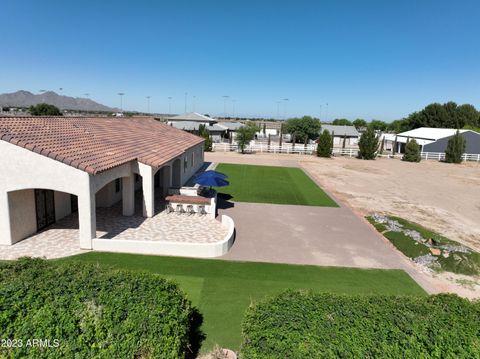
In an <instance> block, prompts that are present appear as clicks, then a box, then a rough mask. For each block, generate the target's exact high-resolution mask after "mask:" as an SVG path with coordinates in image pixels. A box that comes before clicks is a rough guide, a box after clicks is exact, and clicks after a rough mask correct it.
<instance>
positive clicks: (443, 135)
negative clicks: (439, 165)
mask: <svg viewBox="0 0 480 359" xmlns="http://www.w3.org/2000/svg"><path fill="white" fill-rule="evenodd" d="M456 132H457V130H456V129H454V128H431V127H420V128H416V129H413V130H410V131H405V132H401V133H398V134H396V135H390V136H389V137H388V138H387V137H386V138H385V142H386V143H387V142H389V143H391V146H392V147H393V146H396V148H395V150H396V152H397V153H404V152H405V146H406V143H407V142H408V141H409V140H412V139H415V141H416V142H417V143H418V144H419V145H420V147H421V150H422V152H437V153H443V152H445V150H446V148H447V144H448V140H449V139H450V138H451V137H452V136H453V135H455V133H456ZM459 132H460V135H461V136H462V137H464V138H465V140H466V148H465V153H469V154H479V153H480V133H478V132H475V131H472V130H466V129H460V130H459Z"/></svg>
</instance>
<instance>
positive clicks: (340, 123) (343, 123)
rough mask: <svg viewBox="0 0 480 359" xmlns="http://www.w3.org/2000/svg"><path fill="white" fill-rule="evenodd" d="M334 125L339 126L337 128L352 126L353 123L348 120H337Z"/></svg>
mask: <svg viewBox="0 0 480 359" xmlns="http://www.w3.org/2000/svg"><path fill="white" fill-rule="evenodd" d="M332 125H337V126H351V125H352V123H351V122H350V121H349V120H347V119H346V118H337V119H335V120H333V122H332Z"/></svg>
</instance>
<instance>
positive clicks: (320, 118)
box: [318, 105, 322, 121]
mask: <svg viewBox="0 0 480 359" xmlns="http://www.w3.org/2000/svg"><path fill="white" fill-rule="evenodd" d="M318 119H319V120H320V121H321V120H322V105H320V117H319V118H318Z"/></svg>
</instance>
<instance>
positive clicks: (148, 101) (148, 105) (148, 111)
mask: <svg viewBox="0 0 480 359" xmlns="http://www.w3.org/2000/svg"><path fill="white" fill-rule="evenodd" d="M146 99H147V113H150V96H147V97H146Z"/></svg>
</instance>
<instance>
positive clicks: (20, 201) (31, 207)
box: [8, 189, 37, 243]
mask: <svg viewBox="0 0 480 359" xmlns="http://www.w3.org/2000/svg"><path fill="white" fill-rule="evenodd" d="M8 199H9V213H10V217H11V229H12V234H11V236H12V243H17V242H18V241H21V240H22V239H24V238H25V237H28V236H30V235H32V234H33V233H35V232H36V231H37V215H36V212H35V192H34V190H33V189H27V190H22V191H14V192H10V193H8Z"/></svg>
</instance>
